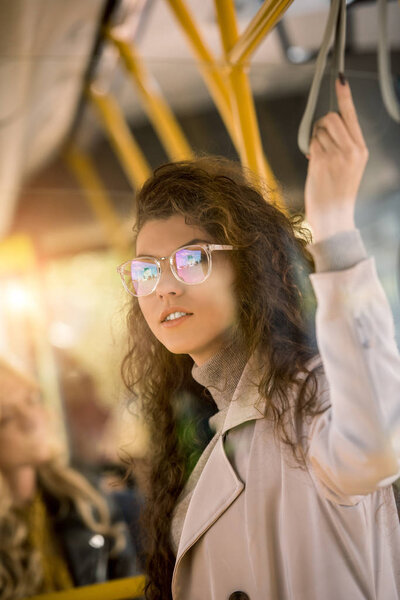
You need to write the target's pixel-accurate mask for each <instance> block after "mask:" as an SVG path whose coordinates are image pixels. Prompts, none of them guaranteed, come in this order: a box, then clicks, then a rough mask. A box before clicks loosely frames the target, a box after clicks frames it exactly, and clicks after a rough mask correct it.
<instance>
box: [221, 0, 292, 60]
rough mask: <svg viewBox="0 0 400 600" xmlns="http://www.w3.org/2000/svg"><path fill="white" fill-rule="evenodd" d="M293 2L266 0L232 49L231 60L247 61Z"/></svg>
mask: <svg viewBox="0 0 400 600" xmlns="http://www.w3.org/2000/svg"><path fill="white" fill-rule="evenodd" d="M292 2H293V0H265V1H264V3H263V4H262V6H261V8H260V9H259V10H258V12H257V14H256V15H255V16H254V17H253V19H252V20H251V21H250V23H249V24H248V26H247V27H246V29H245V30H244V31H243V33H242V34H241V36H240V38H239V39H238V40H237V41H236V43H235V45H234V46H232V48H231V49H230V51H229V54H228V58H229V61H230V62H231V63H233V64H240V63H244V62H247V61H248V60H249V58H250V57H251V55H252V54H253V52H254V51H255V50H256V49H257V47H258V45H259V44H260V43H261V42H262V41H263V39H264V38H265V36H266V35H267V34H268V33H269V32H270V31H271V29H272V28H273V27H274V26H275V25H276V24H277V22H278V21H279V20H280V18H281V17H282V15H283V13H284V12H285V11H286V10H287V9H288V8H289V6H290V5H291V4H292Z"/></svg>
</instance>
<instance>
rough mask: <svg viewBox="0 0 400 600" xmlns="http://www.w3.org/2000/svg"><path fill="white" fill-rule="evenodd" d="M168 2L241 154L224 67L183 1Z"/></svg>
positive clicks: (167, 0) (171, 0) (168, 0)
mask: <svg viewBox="0 0 400 600" xmlns="http://www.w3.org/2000/svg"><path fill="white" fill-rule="evenodd" d="M166 2H167V3H168V4H169V6H170V7H171V10H172V12H173V13H174V15H175V17H176V19H177V21H178V23H179V24H180V26H181V28H182V30H183V33H185V34H186V37H187V39H188V41H189V44H190V46H191V49H192V51H193V53H194V55H195V56H196V58H197V59H198V61H199V64H198V68H199V71H200V73H201V75H202V77H203V79H204V82H205V84H206V85H207V88H208V90H209V92H210V94H211V97H212V99H213V100H214V103H215V105H216V107H217V109H218V111H219V114H220V115H221V118H222V120H223V122H224V124H225V127H226V129H227V130H228V133H229V135H230V137H231V139H232V141H233V143H234V144H235V146H236V149H237V151H238V153H239V152H240V147H239V141H238V138H237V135H236V132H235V129H234V125H233V122H232V108H231V103H230V98H229V91H228V88H227V85H226V81H225V78H224V70H223V68H222V66H221V65H219V64H218V63H217V61H216V60H215V58H214V56H213V54H212V52H211V51H210V50H209V49H208V48H207V46H206V44H205V42H204V40H203V39H202V37H201V35H200V32H199V29H198V27H197V26H196V23H195V21H194V18H193V17H192V15H191V14H190V12H189V9H188V8H187V6H185V4H184V2H183V0H166Z"/></svg>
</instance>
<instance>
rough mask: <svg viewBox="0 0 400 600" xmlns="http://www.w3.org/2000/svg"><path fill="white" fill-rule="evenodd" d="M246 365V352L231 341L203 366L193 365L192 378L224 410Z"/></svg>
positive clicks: (236, 342) (235, 342)
mask: <svg viewBox="0 0 400 600" xmlns="http://www.w3.org/2000/svg"><path fill="white" fill-rule="evenodd" d="M245 365H246V352H245V349H244V348H243V347H242V345H241V344H240V343H239V342H238V341H237V340H231V341H230V342H229V343H228V344H227V345H225V346H224V347H223V348H222V349H220V351H219V352H217V353H216V354H214V355H213V356H212V357H211V358H210V359H209V360H207V361H206V362H205V363H204V364H202V365H201V366H199V365H198V364H195V365H194V366H193V369H192V375H193V378H194V379H195V380H196V381H197V382H198V383H200V384H201V385H203V386H204V387H206V388H207V389H208V390H209V392H210V393H211V395H212V397H213V399H214V401H215V403H216V405H217V406H218V409H219V410H223V409H224V408H226V407H227V406H228V405H229V403H230V401H231V400H232V396H233V393H234V391H235V389H236V386H237V384H238V382H239V379H240V377H241V375H242V373H243V370H244V367H245Z"/></svg>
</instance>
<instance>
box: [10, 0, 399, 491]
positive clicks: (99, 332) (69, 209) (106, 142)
mask: <svg viewBox="0 0 400 600" xmlns="http://www.w3.org/2000/svg"><path fill="white" fill-rule="evenodd" d="M264 4H265V5H267V4H268V5H270V6H272V7H273V5H275V6H276V12H277V14H276V18H275V21H274V20H273V19H272V24H271V27H270V31H269V32H268V35H266V36H265V38H264V39H263V40H262V42H261V43H259V45H258V47H257V49H256V50H255V52H254V54H253V55H252V57H251V61H250V59H249V60H248V62H247V63H246V65H245V67H246V68H245V72H246V73H247V74H248V76H249V80H250V84H251V90H252V95H253V97H254V102H255V107H256V113H257V118H258V125H259V132H260V136H261V140H262V145H263V148H264V152H265V156H266V158H267V161H268V163H269V166H270V169H271V171H272V173H273V176H274V178H276V180H277V181H278V183H279V185H280V190H281V198H282V199H283V203H284V204H285V205H286V207H287V208H288V210H289V211H290V212H301V211H302V210H303V188H304V182H305V177H306V169H307V161H306V159H305V158H304V157H303V155H302V154H301V152H300V151H299V149H298V147H297V131H298V127H299V123H300V120H301V116H302V114H303V112H304V108H305V105H306V100H307V94H308V91H309V88H310V84H311V80H312V76H313V73H314V68H315V58H316V56H317V53H318V50H319V48H320V45H321V40H322V36H323V32H324V28H325V23H326V19H327V15H328V10H329V6H330V2H329V0H294V1H292V2H290V1H287V2H277V1H275V2H271V1H270V0H267V1H266V2H265V3H264ZM262 5H263V3H262V1H261V0H236V2H235V7H236V15H237V23H238V28H239V31H240V32H243V31H245V30H246V28H247V27H248V25H249V23H251V22H252V20H253V19H254V18H255V15H256V13H257V11H258V10H259V9H260V8H261V7H262ZM347 5H348V19H347V44H346V70H345V73H346V76H347V78H348V79H349V81H350V84H351V87H352V90H353V95H354V99H355V103H356V106H357V110H358V113H359V117H360V121H361V125H362V128H363V131H364V133H365V137H366V140H367V145H368V147H369V150H370V160H369V164H368V167H367V172H366V174H365V177H364V180H363V183H362V189H361V193H360V199H359V204H358V214H357V222H358V225H359V227H360V229H361V231H362V235H363V238H364V240H365V243H366V245H367V249H368V250H369V251H370V253H372V254H374V255H375V256H376V259H377V263H378V269H379V272H380V275H381V279H382V282H383V285H384V287H385V290H386V293H387V295H388V297H389V300H390V302H391V305H392V308H393V312H394V316H395V324H396V332H397V336H398V340H400V312H399V233H400V170H399V157H400V126H399V124H398V123H396V122H395V121H394V120H393V119H391V118H390V116H389V115H388V113H387V111H386V109H385V106H384V104H383V102H382V97H381V92H380V88H379V81H378V68H377V44H378V26H377V22H378V15H377V3H376V2H375V1H363V0H354V1H348V2H347ZM182 7H184V8H185V10H187V11H189V12H188V13H186V12H185V11H184V9H183V8H182ZM387 10H388V14H387V36H386V39H387V41H388V45H389V47H390V52H391V72H392V78H393V88H394V90H395V94H396V93H397V94H398V95H399V94H400V77H399V75H400V34H399V32H400V5H399V2H398V1H397V0H393V1H389V2H388V6H387ZM188 15H191V18H192V19H193V22H194V23H195V24H196V31H197V38H196V36H195V35H194V34H193V35H192V38H191V39H189V38H188V32H189V31H190V26H189V24H188V23H190V21H188ZM280 17H281V18H280ZM279 19H280V20H279ZM184 24H186V25H185V26H184ZM0 29H1V31H0V34H1V35H0V189H1V193H0V353H1V354H2V355H4V356H8V357H13V359H16V360H18V361H21V362H22V363H24V364H25V365H28V366H29V368H30V369H31V371H33V372H34V373H35V374H36V375H37V376H38V377H39V379H40V380H41V382H42V384H43V386H44V390H45V398H46V402H47V403H48V404H49V405H50V406H51V407H52V408H53V409H54V410H55V411H56V412H57V414H58V416H59V430H60V436H63V437H64V439H65V443H66V445H67V447H68V448H69V452H70V455H71V458H72V461H73V464H74V465H76V466H79V467H80V468H82V469H83V470H85V469H86V470H87V469H92V468H97V467H99V468H101V469H104V471H105V472H106V471H107V467H108V466H109V465H115V464H121V456H123V455H124V452H125V451H129V453H130V454H131V455H133V456H134V457H136V458H137V460H138V461H140V459H141V458H142V457H143V456H144V453H145V449H146V445H147V444H148V439H147V436H146V432H145V430H144V429H143V427H142V425H141V423H140V418H139V417H137V416H134V415H133V416H132V415H130V414H129V412H127V411H126V410H124V409H123V407H124V405H125V400H127V397H126V392H125V391H124V388H123V386H122V384H121V377H120V363H121V358H122V356H123V354H124V351H125V347H126V337H125V314H126V308H127V303H128V302H129V298H128V297H127V294H126V292H125V291H124V290H123V288H122V285H121V282H120V280H119V277H118V274H117V272H116V266H117V265H118V264H120V263H121V262H123V260H126V259H127V258H128V257H129V256H130V255H131V253H132V248H131V235H130V232H131V229H132V226H133V221H132V211H133V205H134V204H133V203H134V192H135V189H136V188H137V187H138V186H139V185H140V184H141V183H142V182H143V180H144V179H145V178H146V176H147V174H148V173H149V172H150V170H151V169H152V168H154V167H156V166H157V165H159V164H161V163H163V162H165V161H167V160H169V159H170V158H180V157H183V156H189V155H190V154H191V153H196V154H197V153H200V154H201V153H213V154H221V155H224V156H227V157H231V158H235V159H238V153H237V151H236V149H235V144H234V143H233V142H232V140H231V136H230V135H229V133H228V129H229V123H228V124H227V119H226V115H225V118H224V114H223V100H224V94H223V91H224V90H223V89H221V87H220V88H218V85H215V81H214V80H213V74H214V72H215V70H216V69H217V70H219V72H220V74H221V76H222V78H223V77H225V76H226V69H227V67H226V61H224V60H223V48H222V44H221V37H220V31H219V27H218V21H217V17H216V12H215V7H214V2H213V1H212V0H202V1H199V0H185V2H184V3H180V2H174V1H173V0H169V1H167V0H120V1H118V0H108V1H107V0H84V1H83V2H82V0H69V1H68V2H65V1H63V0H13V2H9V1H7V0H1V2H0ZM195 38H196V39H197V42H194V41H193V40H194V39H195ZM199 40H200V41H199ZM201 48H202V50H201ZM204 49H206V50H207V51H208V52H209V55H208V56H209V57H210V56H211V57H212V58H213V59H214V62H212V61H211V59H210V60H208V59H206V54H204V52H203V51H204ZM200 50H201V51H200ZM202 52H203V54H202ZM210 80H211V83H210ZM329 80H330V71H329V65H328V68H327V72H326V76H325V77H324V79H323V83H322V89H321V94H320V98H319V103H318V107H317V116H318V115H320V114H322V113H324V112H327V111H328V110H329V109H330V108H332V107H331V105H330V103H329ZM212 81H214V85H213V83H212ZM160 106H161V108H160ZM160 114H161V116H160ZM221 114H222V116H221ZM228 120H229V119H228ZM227 125H228V128H227ZM121 447H122V448H123V450H122V453H121V451H118V452H117V451H116V448H121ZM139 477H140V475H139ZM111 479H112V477H111Z"/></svg>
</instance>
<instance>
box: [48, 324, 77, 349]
mask: <svg viewBox="0 0 400 600" xmlns="http://www.w3.org/2000/svg"><path fill="white" fill-rule="evenodd" d="M50 341H51V343H52V344H53V346H56V347H57V348H69V347H70V346H73V345H74V344H75V343H76V334H75V332H74V330H73V329H72V327H71V326H70V325H67V323H62V322H61V321H58V322H56V323H52V324H51V326H50Z"/></svg>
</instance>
